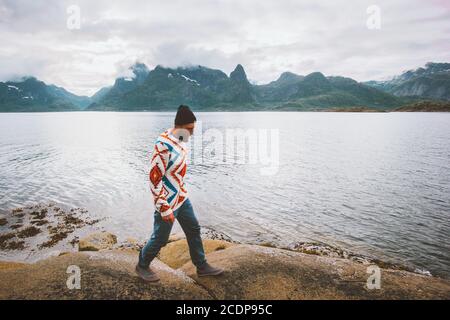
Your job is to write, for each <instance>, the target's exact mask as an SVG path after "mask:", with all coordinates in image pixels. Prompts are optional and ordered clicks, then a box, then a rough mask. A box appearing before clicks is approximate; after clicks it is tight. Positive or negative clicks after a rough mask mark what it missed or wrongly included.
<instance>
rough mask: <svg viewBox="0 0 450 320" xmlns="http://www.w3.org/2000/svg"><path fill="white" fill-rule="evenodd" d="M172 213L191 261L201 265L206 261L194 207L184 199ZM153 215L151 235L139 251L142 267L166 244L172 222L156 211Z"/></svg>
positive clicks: (146, 265)
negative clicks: (187, 247) (186, 244)
mask: <svg viewBox="0 0 450 320" xmlns="http://www.w3.org/2000/svg"><path fill="white" fill-rule="evenodd" d="M173 214H174V216H175V218H176V219H177V220H178V222H179V223H180V225H181V228H182V229H183V231H184V233H185V234H186V240H187V243H188V245H189V253H190V255H191V259H192V263H193V264H194V265H195V266H197V267H198V266H201V265H202V264H203V263H205V262H206V258H205V251H204V250H203V243H202V238H201V236H200V225H199V223H198V221H197V218H196V217H195V213H194V209H193V208H192V204H191V202H190V201H189V199H186V200H185V201H184V202H183V204H182V205H181V207H179V208H178V209H176V210H175V211H174V212H173ZM154 216H155V221H154V224H153V233H152V236H151V237H150V240H149V241H148V242H147V244H146V245H145V246H144V248H142V250H141V252H140V253H139V266H141V267H142V268H147V267H148V266H149V265H150V263H151V262H152V260H153V259H154V258H155V257H156V256H157V255H158V253H159V250H160V249H161V248H162V247H163V246H165V245H166V243H167V241H168V240H169V235H170V231H171V230H172V225H173V224H172V223H170V222H166V221H164V220H163V219H162V218H161V214H160V213H159V212H158V211H155V213H154Z"/></svg>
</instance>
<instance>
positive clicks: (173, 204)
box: [149, 129, 187, 216]
mask: <svg viewBox="0 0 450 320" xmlns="http://www.w3.org/2000/svg"><path fill="white" fill-rule="evenodd" d="M186 157H187V149H186V143H184V142H181V141H179V140H178V138H176V137H175V136H173V134H172V131H171V129H168V130H166V131H164V132H163V133H161V134H160V135H159V137H158V139H157V140H156V143H155V146H154V148H153V153H152V157H151V166H150V173H149V178H150V189H151V191H152V194H153V199H154V203H155V209H156V210H157V211H158V212H159V213H160V214H161V216H168V215H170V214H171V213H173V211H175V210H176V209H178V208H179V207H180V206H181V205H182V204H183V202H184V200H186V198H187V191H186V189H185V185H184V181H183V179H184V175H185V174H186V169H187V166H186Z"/></svg>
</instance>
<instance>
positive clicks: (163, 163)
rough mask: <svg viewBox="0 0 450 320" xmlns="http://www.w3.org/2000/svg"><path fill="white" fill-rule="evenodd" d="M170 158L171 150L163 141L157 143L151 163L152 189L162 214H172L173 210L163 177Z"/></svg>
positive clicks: (156, 207) (157, 207)
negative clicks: (167, 197)
mask: <svg viewBox="0 0 450 320" xmlns="http://www.w3.org/2000/svg"><path fill="white" fill-rule="evenodd" d="M169 159H170V152H169V149H168V148H167V146H166V145H165V144H164V143H162V142H157V143H155V146H154V149H153V154H152V158H151V165H150V173H149V178H150V189H151V191H152V194H153V199H154V203H155V209H156V211H158V212H159V213H160V214H161V216H163V217H164V216H168V215H170V214H171V213H172V212H173V210H172V208H171V207H170V205H169V203H168V202H167V199H166V194H165V188H164V185H163V177H164V174H165V173H166V169H167V165H168V163H169Z"/></svg>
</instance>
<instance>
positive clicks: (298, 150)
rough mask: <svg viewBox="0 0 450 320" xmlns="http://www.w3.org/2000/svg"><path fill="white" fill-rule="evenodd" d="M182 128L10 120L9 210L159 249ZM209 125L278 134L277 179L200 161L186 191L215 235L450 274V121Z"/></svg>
mask: <svg viewBox="0 0 450 320" xmlns="http://www.w3.org/2000/svg"><path fill="white" fill-rule="evenodd" d="M173 118H174V113H150V112H142V113H109V112H104V113H101V112H74V113H4V114H0V136H1V139H0V167H1V171H0V209H12V208H14V207H19V206H24V205H31V204H36V203H39V202H43V203H45V202H50V201H53V202H56V203H60V204H65V205H68V206H75V207H83V208H86V209H88V210H89V214H90V215H92V216H93V217H95V218H104V220H102V221H101V224H102V227H104V229H105V230H108V231H111V232H113V233H115V234H117V235H118V236H119V238H120V237H122V238H125V237H134V238H137V239H140V240H144V239H147V238H148V237H149V235H150V232H151V229H152V223H153V203H152V195H151V193H150V189H149V182H148V169H149V158H150V152H151V148H152V146H153V143H154V141H155V139H156V137H157V135H158V134H159V133H160V132H162V131H163V130H165V129H167V128H169V127H170V126H171V124H172V121H173ZM197 118H198V119H199V120H201V122H202V123H201V127H202V128H201V130H202V132H205V133H206V132H208V131H209V132H212V131H211V130H210V129H213V130H218V131H216V132H222V133H225V131H226V130H227V129H237V128H240V129H244V130H246V129H251V130H255V131H257V130H258V129H275V130H278V132H279V136H278V137H279V140H278V148H279V157H278V167H277V170H276V172H275V174H273V175H262V174H261V171H260V169H261V168H262V167H266V166H267V164H261V163H256V164H245V163H233V162H231V161H227V160H230V158H231V157H233V156H230V155H225V160H224V161H219V162H218V161H212V160H211V159H209V158H208V156H207V155H204V158H203V161H198V160H196V159H194V160H192V159H191V160H192V161H191V163H189V167H188V173H187V176H186V184H187V189H188V192H189V196H190V198H191V201H192V203H193V206H194V209H195V211H196V213H197V215H198V218H199V220H200V223H201V224H202V225H203V226H207V227H211V228H213V229H215V230H217V231H220V232H223V233H225V234H227V235H229V236H230V237H231V238H233V239H235V240H238V241H242V242H250V243H258V242H272V243H274V244H275V245H281V246H284V245H289V244H291V243H295V242H299V241H311V242H313V241H320V242H324V243H327V244H331V245H334V246H338V247H342V248H346V249H349V250H351V251H353V252H356V253H361V254H366V255H371V256H375V257H378V258H380V259H384V260H388V261H392V262H399V263H402V264H406V265H408V266H411V267H414V268H417V269H421V270H429V271H431V273H432V274H434V275H439V276H443V277H447V278H448V277H450V250H449V249H450V247H449V243H450V219H449V217H450V114H448V113H331V112H318V113H309V112H308V113H291V112H283V113H276V112H267V113H266V112H242V113H239V112H236V113H233V112H223V113H222V112H218V113H201V112H199V113H197ZM224 136H225V135H224ZM196 139H197V140H196ZM196 141H201V139H200V138H199V130H197V133H196V134H195V136H194V139H193V142H194V144H195V142H196ZM269 142H270V143H272V141H271V140H270V141H269ZM201 143H202V144H203V146H206V145H208V143H209V142H208V141H206V140H203V141H201ZM224 143H225V144H227V143H229V141H224ZM273 143H275V141H274V142H273ZM179 229H180V228H179V226H178V225H176V226H175V231H176V230H179ZM2 254H4V255H7V254H8V253H7V252H3V253H2ZM11 254H13V253H11Z"/></svg>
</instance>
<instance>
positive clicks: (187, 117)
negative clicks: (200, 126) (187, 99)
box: [175, 105, 197, 142]
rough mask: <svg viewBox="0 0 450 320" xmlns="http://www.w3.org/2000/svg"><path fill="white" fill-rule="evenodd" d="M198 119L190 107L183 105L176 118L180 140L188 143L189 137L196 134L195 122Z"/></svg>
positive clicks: (176, 127) (179, 108)
mask: <svg viewBox="0 0 450 320" xmlns="http://www.w3.org/2000/svg"><path fill="white" fill-rule="evenodd" d="M196 121H197V118H196V117H195V115H194V113H193V112H192V111H191V109H190V108H189V107H188V106H185V105H181V106H179V107H178V111H177V115H176V116H175V129H176V131H177V132H178V133H177V135H178V136H179V137H178V138H179V139H180V140H183V141H184V142H187V141H188V140H189V136H190V135H192V134H194V128H195V122H196Z"/></svg>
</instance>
